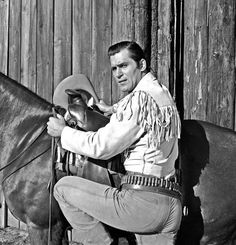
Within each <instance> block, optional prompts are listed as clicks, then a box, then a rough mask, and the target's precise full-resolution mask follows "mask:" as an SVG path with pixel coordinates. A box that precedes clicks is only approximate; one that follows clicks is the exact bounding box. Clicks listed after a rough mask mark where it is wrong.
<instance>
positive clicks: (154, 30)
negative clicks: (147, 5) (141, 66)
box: [150, 1, 159, 76]
mask: <svg viewBox="0 0 236 245" xmlns="http://www.w3.org/2000/svg"><path fill="white" fill-rule="evenodd" d="M151 7H152V12H151V63H150V67H151V69H152V72H153V73H154V75H155V76H157V70H158V52H157V51H158V29H159V25H158V1H152V6H151Z"/></svg>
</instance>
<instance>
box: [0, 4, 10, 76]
mask: <svg viewBox="0 0 236 245" xmlns="http://www.w3.org/2000/svg"><path fill="white" fill-rule="evenodd" d="M0 16H1V18H0V57H1V59H0V71H1V72H3V73H4V74H7V72H8V25H9V0H3V1H0Z"/></svg>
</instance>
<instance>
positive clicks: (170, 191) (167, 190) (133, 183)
mask: <svg viewBox="0 0 236 245" xmlns="http://www.w3.org/2000/svg"><path fill="white" fill-rule="evenodd" d="M121 187H122V188H124V189H133V190H138V191H150V192H157V193H160V194H165V195H168V196H171V197H175V198H181V196H182V194H181V188H180V186H179V183H178V182H177V178H176V177H175V176H173V177H170V178H169V179H164V178H158V177H155V176H150V175H143V174H126V175H124V176H123V177H122V178H121Z"/></svg>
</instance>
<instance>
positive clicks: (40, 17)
mask: <svg viewBox="0 0 236 245" xmlns="http://www.w3.org/2000/svg"><path fill="white" fill-rule="evenodd" d="M37 11H38V12H37V93H38V94H39V95H40V96H41V97H43V98H45V99H46V100H48V101H52V94H53V90H54V86H53V31H52V30H53V0H47V1H44V0H38V1H37Z"/></svg>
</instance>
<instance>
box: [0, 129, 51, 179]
mask: <svg viewBox="0 0 236 245" xmlns="http://www.w3.org/2000/svg"><path fill="white" fill-rule="evenodd" d="M46 128H47V125H45V126H44V127H43V129H42V130H41V132H40V133H39V134H38V135H37V137H35V139H34V140H33V141H32V142H31V143H30V144H29V145H28V146H27V147H25V149H23V150H22V151H21V152H20V153H19V154H18V155H17V156H15V157H14V158H13V159H12V160H11V161H10V162H8V163H7V164H6V165H5V166H3V167H2V168H0V172H1V171H3V170H4V169H6V168H8V167H9V166H11V165H12V164H13V163H14V162H15V161H16V160H17V159H18V158H19V157H21V156H22V155H23V154H24V153H25V152H26V151H27V150H28V149H29V148H30V147H31V146H32V145H33V144H34V143H35V142H36V140H37V139H38V138H39V137H40V136H41V135H42V134H43V132H44V131H45V129H46ZM49 149H50V147H49V148H47V149H46V150H45V151H43V152H42V153H40V154H39V155H37V156H36V157H34V158H33V159H31V160H30V161H28V162H27V163H26V164H24V165H23V166H20V167H19V168H17V169H16V170H15V171H14V172H13V173H15V172H17V171H18V170H20V169H21V168H23V167H25V166H26V165H28V164H29V163H31V162H32V161H33V160H35V159H36V158H38V157H39V156H41V155H42V154H44V153H45V152H46V151H48V150H49ZM13 173H11V174H10V175H8V176H6V177H5V178H4V179H3V180H2V183H3V182H4V181H5V180H6V179H7V178H8V177H10V176H11V175H12V174H13Z"/></svg>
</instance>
